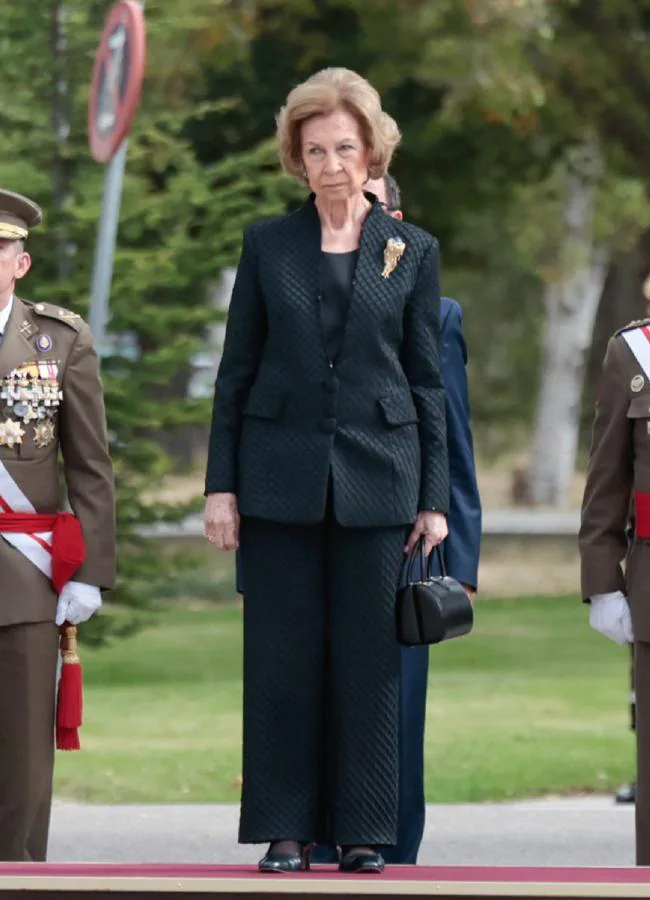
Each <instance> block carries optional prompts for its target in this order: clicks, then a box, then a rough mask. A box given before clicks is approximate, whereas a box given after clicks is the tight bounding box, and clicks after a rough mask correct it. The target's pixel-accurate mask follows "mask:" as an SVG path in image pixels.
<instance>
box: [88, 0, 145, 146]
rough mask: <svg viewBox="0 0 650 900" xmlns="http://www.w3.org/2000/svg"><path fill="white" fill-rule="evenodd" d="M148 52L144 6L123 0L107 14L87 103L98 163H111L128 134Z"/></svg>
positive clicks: (91, 136) (135, 0) (89, 135)
mask: <svg viewBox="0 0 650 900" xmlns="http://www.w3.org/2000/svg"><path fill="white" fill-rule="evenodd" d="M145 51H146V38H145V24H144V12H143V9H142V6H141V5H140V3H138V2H137V0H120V2H119V3H116V4H115V5H114V6H113V7H112V8H111V10H110V12H109V13H108V16H107V17H106V23H105V25H104V30H103V32H102V36H101V39H100V41H99V47H98V48H97V53H96V54H95V65H94V67H93V76H92V84H91V88H90V99H89V102H88V143H89V145H90V152H91V154H92V156H93V158H94V159H96V160H97V162H101V163H105V162H108V161H109V160H110V159H111V158H112V157H113V156H114V155H115V153H116V152H117V150H118V148H119V146H120V144H121V143H122V141H123V140H124V138H125V137H126V135H127V133H128V130H129V126H130V124H131V120H132V118H133V114H134V113H135V110H136V107H137V105H138V101H139V100H140V91H141V90H142V79H143V78H144V61H145Z"/></svg>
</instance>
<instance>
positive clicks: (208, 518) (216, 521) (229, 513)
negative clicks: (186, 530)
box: [203, 494, 239, 550]
mask: <svg viewBox="0 0 650 900" xmlns="http://www.w3.org/2000/svg"><path fill="white" fill-rule="evenodd" d="M203 527H204V530H205V536H206V537H207V539H208V540H209V541H210V543H211V544H214V545H215V547H218V548H219V550H236V549H237V548H238V547H239V512H238V510H237V497H236V495H235V494H208V496H207V498H206V501H205V511H204V513H203Z"/></svg>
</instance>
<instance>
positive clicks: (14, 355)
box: [0, 297, 34, 378]
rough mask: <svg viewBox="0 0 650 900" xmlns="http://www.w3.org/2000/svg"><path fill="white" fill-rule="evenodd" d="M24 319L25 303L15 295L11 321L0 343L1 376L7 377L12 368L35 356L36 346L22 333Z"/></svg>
mask: <svg viewBox="0 0 650 900" xmlns="http://www.w3.org/2000/svg"><path fill="white" fill-rule="evenodd" d="M23 320H24V309H23V305H22V303H21V302H20V300H19V299H18V298H17V297H14V302H13V306H12V309H11V314H10V316H9V321H8V322H7V327H6V329H5V333H4V337H3V338H2V343H1V344H0V378H5V377H6V376H7V375H8V374H9V373H10V372H11V371H12V369H15V368H17V366H19V365H20V364H21V363H23V362H26V361H27V360H28V359H30V357H33V356H34V348H33V347H32V345H31V344H30V343H29V341H28V340H27V338H25V337H23V335H22V334H21V333H20V326H21V324H22V322H23Z"/></svg>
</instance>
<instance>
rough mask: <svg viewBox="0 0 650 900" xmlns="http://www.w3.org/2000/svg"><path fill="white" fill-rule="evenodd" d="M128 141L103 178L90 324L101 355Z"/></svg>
mask: <svg viewBox="0 0 650 900" xmlns="http://www.w3.org/2000/svg"><path fill="white" fill-rule="evenodd" d="M127 143H128V141H126V140H124V141H122V143H121V145H120V148H119V150H118V151H117V153H116V154H115V156H114V157H113V158H112V159H111V161H110V162H109V164H108V168H107V171H106V178H105V180H104V196H103V199H102V211H101V216H100V219H99V228H98V232H97V243H96V245H95V260H94V264H93V280H92V287H91V291H90V309H89V311H88V324H89V325H90V330H91V331H92V334H93V342H94V344H95V349H96V350H97V353H98V354H99V355H100V357H101V356H103V355H105V353H106V350H107V348H106V346H105V344H106V324H107V322H108V301H109V297H110V293H111V280H112V278H113V261H114V258H115V242H116V238H117V226H118V222H119V219H120V204H121V200H122V185H123V183H124V167H125V164H126V148H127Z"/></svg>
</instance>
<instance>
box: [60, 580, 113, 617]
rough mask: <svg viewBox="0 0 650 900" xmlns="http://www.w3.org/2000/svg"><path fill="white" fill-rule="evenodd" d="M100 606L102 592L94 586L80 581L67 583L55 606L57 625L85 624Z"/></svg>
mask: <svg viewBox="0 0 650 900" xmlns="http://www.w3.org/2000/svg"><path fill="white" fill-rule="evenodd" d="M101 605H102V592H101V591H100V589H99V588H98V587H96V586H95V585H94V584H83V583H82V582H81V581H69V582H68V583H67V584H64V585H63V590H62V591H61V593H60V594H59V602H58V603H57V606H56V619H55V620H54V621H55V622H56V624H57V625H63V623H64V622H69V623H70V624H71V625H78V624H79V623H80V622H86V621H87V620H88V619H89V618H90V617H91V616H92V614H93V613H96V612H97V610H98V609H99V607H100V606H101Z"/></svg>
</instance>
